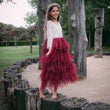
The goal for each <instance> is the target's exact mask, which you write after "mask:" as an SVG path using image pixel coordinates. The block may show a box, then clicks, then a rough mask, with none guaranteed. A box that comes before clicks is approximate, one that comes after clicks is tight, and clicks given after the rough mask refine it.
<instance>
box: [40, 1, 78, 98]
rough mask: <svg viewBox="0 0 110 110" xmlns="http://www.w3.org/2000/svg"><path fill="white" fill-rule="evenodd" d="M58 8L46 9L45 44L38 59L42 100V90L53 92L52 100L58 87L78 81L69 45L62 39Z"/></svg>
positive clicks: (54, 4)
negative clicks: (40, 65) (40, 67)
mask: <svg viewBox="0 0 110 110" xmlns="http://www.w3.org/2000/svg"><path fill="white" fill-rule="evenodd" d="M59 18H60V6H59V4H57V3H53V4H51V5H50V6H49V7H48V10H47V13H46V20H45V26H44V29H45V39H46V41H45V43H44V46H43V48H42V49H43V53H42V56H41V58H40V62H41V63H42V72H41V74H40V79H41V87H40V97H41V98H44V97H45V96H44V93H43V91H44V89H45V88H46V87H49V88H50V89H51V90H53V95H52V97H51V98H52V99H55V98H56V97H57V89H58V87H59V86H62V85H64V84H68V83H70V82H75V81H77V80H78V77H77V74H76V72H77V68H76V65H75V64H73V63H72V60H73V57H72V56H71V55H70V53H69V44H68V43H67V41H66V40H65V39H64V38H63V35H62V28H61V25H60V23H59Z"/></svg>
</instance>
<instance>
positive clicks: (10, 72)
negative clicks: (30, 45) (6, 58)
mask: <svg viewBox="0 0 110 110" xmlns="http://www.w3.org/2000/svg"><path fill="white" fill-rule="evenodd" d="M38 61H39V58H38V57H35V58H28V59H26V60H21V61H18V62H15V63H14V64H12V65H10V66H9V67H8V68H7V69H6V70H5V71H4V89H5V95H6V97H7V103H8V104H9V110H110V105H108V104H105V103H101V102H94V103H89V102H88V100H87V99H85V98H78V97H72V98H69V99H68V98H67V97H66V96H64V95H62V94H59V93H58V97H57V98H56V99H51V98H50V97H51V95H52V94H51V93H49V92H48V90H45V91H44V94H45V95H46V98H42V99H40V97H39V88H31V87H30V85H29V83H28V81H27V80H24V79H22V74H21V72H22V69H23V68H24V67H26V66H27V65H30V64H32V63H38Z"/></svg>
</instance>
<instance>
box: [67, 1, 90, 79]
mask: <svg viewBox="0 0 110 110" xmlns="http://www.w3.org/2000/svg"><path fill="white" fill-rule="evenodd" d="M67 2H68V33H69V43H70V53H71V54H73V55H74V58H75V59H74V60H75V63H76V64H77V68H78V72H77V74H78V77H79V79H84V78H85V77H86V55H87V54H86V48H87V43H88V40H87V36H86V29H85V10H84V0H68V1H67Z"/></svg>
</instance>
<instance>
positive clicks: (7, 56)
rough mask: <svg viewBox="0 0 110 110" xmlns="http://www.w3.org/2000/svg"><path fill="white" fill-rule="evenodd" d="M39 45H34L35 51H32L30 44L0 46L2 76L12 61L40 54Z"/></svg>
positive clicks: (0, 74)
mask: <svg viewBox="0 0 110 110" xmlns="http://www.w3.org/2000/svg"><path fill="white" fill-rule="evenodd" d="M38 48H39V47H38V45H34V46H33V53H32V54H31V53H30V46H18V47H17V48H16V47H14V46H8V47H0V76H2V75H3V71H4V70H5V69H6V68H7V67H8V66H9V65H10V64H12V63H14V62H16V61H19V60H22V59H27V58H32V57H36V56H38V55H39V49H38Z"/></svg>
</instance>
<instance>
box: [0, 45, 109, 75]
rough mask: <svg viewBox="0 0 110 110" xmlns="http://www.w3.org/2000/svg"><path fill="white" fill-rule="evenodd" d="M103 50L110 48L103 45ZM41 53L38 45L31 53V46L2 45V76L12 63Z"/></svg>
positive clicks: (0, 53) (0, 59) (0, 55)
mask: <svg viewBox="0 0 110 110" xmlns="http://www.w3.org/2000/svg"><path fill="white" fill-rule="evenodd" d="M93 52H94V49H93V48H91V49H88V53H93ZM103 52H109V53H110V48H107V47H103ZM38 55H39V47H38V45H34V46H33V53H32V54H31V53H30V46H18V47H17V48H16V47H14V46H8V47H0V76H3V71H4V70H5V69H6V68H7V67H8V66H9V65H10V64H12V63H14V62H16V61H19V60H22V59H27V58H32V57H36V56H38Z"/></svg>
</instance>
